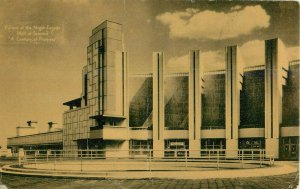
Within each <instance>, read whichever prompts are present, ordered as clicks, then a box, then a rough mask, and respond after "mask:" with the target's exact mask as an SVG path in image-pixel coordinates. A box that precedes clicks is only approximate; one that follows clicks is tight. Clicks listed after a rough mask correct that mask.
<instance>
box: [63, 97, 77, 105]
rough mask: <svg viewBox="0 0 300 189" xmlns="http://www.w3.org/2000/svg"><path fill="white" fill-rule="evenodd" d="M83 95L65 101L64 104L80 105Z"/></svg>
mask: <svg viewBox="0 0 300 189" xmlns="http://www.w3.org/2000/svg"><path fill="white" fill-rule="evenodd" d="M81 99H82V98H81V97H80V98H76V99H73V100H70V101H68V102H64V103H63V105H65V106H80V105H81Z"/></svg>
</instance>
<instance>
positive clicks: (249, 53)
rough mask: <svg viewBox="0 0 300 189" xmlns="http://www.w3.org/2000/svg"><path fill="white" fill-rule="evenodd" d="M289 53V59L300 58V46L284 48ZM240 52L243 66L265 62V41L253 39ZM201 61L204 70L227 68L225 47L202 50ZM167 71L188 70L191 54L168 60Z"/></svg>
mask: <svg viewBox="0 0 300 189" xmlns="http://www.w3.org/2000/svg"><path fill="white" fill-rule="evenodd" d="M282 50H284V51H285V52H283V53H286V55H287V61H292V60H298V59H299V46H295V47H289V48H285V49H282ZM240 53H241V56H242V58H243V61H244V65H243V67H249V66H257V65H264V64H265V41H263V40H253V41H248V42H247V43H244V44H243V45H242V46H240ZM200 62H201V63H203V65H204V71H205V72H207V71H213V70H220V69H225V49H223V50H218V51H204V52H200ZM167 71H168V72H171V73H174V72H188V71H189V54H185V55H183V56H175V57H172V58H170V59H169V60H168V61H167Z"/></svg>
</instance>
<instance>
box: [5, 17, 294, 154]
mask: <svg viewBox="0 0 300 189" xmlns="http://www.w3.org/2000/svg"><path fill="white" fill-rule="evenodd" d="M283 51H284V50H283V45H282V44H281V41H280V40H279V39H270V40H266V42H265V65H261V66H255V67H247V68H244V64H243V60H242V58H241V56H240V50H239V48H238V47H237V46H228V47H226V49H225V54H226V59H225V62H224V63H225V65H226V68H225V70H216V71H213V72H204V70H203V64H205V63H204V62H201V53H200V51H199V50H192V51H190V60H189V65H190V69H189V72H187V73H168V72H167V71H166V68H165V58H164V53H163V52H154V53H153V70H152V73H148V74H128V73H127V54H126V52H124V49H123V44H122V25H120V24H118V23H114V22H110V21H105V22H103V23H102V24H101V25H99V26H97V27H96V28H95V29H93V31H92V35H91V37H90V39H89V46H88V47H87V65H86V66H84V68H83V70H82V86H83V87H82V94H81V95H80V97H79V98H77V99H73V100H70V101H68V102H65V103H64V105H66V106H68V107H69V110H67V111H65V112H64V114H63V130H62V143H63V149H64V150H66V151H72V150H80V149H106V150H109V149H115V151H107V152H106V153H109V155H110V156H111V155H116V156H122V154H124V155H128V153H138V152H136V150H139V149H140V150H143V149H153V156H154V157H164V156H166V155H168V156H169V155H174V154H170V153H171V152H166V150H168V149H188V150H190V153H189V156H194V155H195V156H197V155H201V154H199V151H198V152H197V150H205V149H226V155H227V156H228V157H230V156H235V155H237V154H236V153H237V150H238V149H265V150H266V153H267V155H272V156H274V157H275V158H282V159H298V153H299V150H298V149H299V132H298V129H299V60H297V61H292V62H288V61H286V60H285V59H284V52H283ZM8 146H9V147H10V146H11V143H10V142H9V143H8ZM128 150H135V151H134V152H129V151H128ZM167 153H169V154H167Z"/></svg>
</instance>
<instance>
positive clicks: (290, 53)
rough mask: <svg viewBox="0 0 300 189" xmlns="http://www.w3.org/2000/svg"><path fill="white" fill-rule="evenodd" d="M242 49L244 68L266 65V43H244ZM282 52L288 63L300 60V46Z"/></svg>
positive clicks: (284, 48)
mask: <svg viewBox="0 0 300 189" xmlns="http://www.w3.org/2000/svg"><path fill="white" fill-rule="evenodd" d="M283 46H284V45H283ZM240 49H241V53H242V56H243V59H244V67H248V66H257V65H264V64H265V41H263V40H253V41H248V42H247V43H244V44H243V45H242V46H241V47H240ZM281 50H283V51H284V52H282V53H283V55H284V56H285V57H286V60H287V61H292V60H297V59H299V46H295V47H289V48H286V47H283V49H281Z"/></svg>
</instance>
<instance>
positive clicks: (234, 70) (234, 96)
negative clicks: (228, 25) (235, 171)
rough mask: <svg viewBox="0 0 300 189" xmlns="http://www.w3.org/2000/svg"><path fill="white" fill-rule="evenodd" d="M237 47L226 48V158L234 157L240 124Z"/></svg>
mask: <svg viewBox="0 0 300 189" xmlns="http://www.w3.org/2000/svg"><path fill="white" fill-rule="evenodd" d="M238 53H239V49H238V47H237V46H229V47H226V81H225V83H226V89H225V90H226V102H225V106H226V118H225V119H226V156H227V157H236V156H237V155H238V154H237V150H238V127H239V124H240V90H241V89H242V82H243V72H242V64H243V63H242V59H241V57H240V56H239V54H238Z"/></svg>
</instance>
